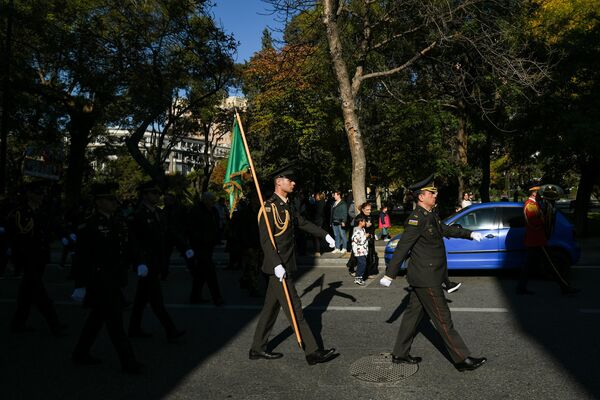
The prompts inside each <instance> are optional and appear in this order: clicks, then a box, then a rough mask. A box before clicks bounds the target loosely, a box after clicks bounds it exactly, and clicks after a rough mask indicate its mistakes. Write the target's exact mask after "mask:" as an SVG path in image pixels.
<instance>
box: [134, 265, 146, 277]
mask: <svg viewBox="0 0 600 400" xmlns="http://www.w3.org/2000/svg"><path fill="white" fill-rule="evenodd" d="M137 276H139V277H140V278H143V277H145V276H148V267H147V266H146V264H140V265H138V267H137Z"/></svg>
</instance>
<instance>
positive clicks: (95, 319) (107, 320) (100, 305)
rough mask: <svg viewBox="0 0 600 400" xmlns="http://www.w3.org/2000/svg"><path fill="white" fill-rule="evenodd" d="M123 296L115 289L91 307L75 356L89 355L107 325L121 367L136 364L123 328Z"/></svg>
mask: <svg viewBox="0 0 600 400" xmlns="http://www.w3.org/2000/svg"><path fill="white" fill-rule="evenodd" d="M121 296H122V293H121V291H120V290H118V289H115V290H113V291H111V293H109V294H106V295H105V297H104V298H103V299H99V300H98V302H97V303H95V304H93V305H91V306H90V308H91V310H90V313H89V315H88V317H87V319H86V321H85V324H84V325H83V330H82V331H81V336H80V337H79V341H78V342H77V345H76V346H75V351H74V354H77V355H88V354H89V352H90V349H91V348H92V345H93V344H94V342H95V341H96V338H97V337H98V334H99V333H100V330H101V329H102V325H104V324H106V330H107V332H108V337H109V338H110V341H111V342H112V344H113V346H115V349H116V350H117V353H118V355H119V359H120V360H121V365H122V366H124V367H127V366H129V365H132V364H134V363H135V356H134V354H133V348H132V347H131V343H130V342H129V339H128V338H127V335H126V334H125V328H124V327H123V308H122V300H121Z"/></svg>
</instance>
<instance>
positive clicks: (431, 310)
mask: <svg viewBox="0 0 600 400" xmlns="http://www.w3.org/2000/svg"><path fill="white" fill-rule="evenodd" d="M425 314H427V315H428V316H429V318H430V319H431V321H432V322H433V325H434V326H435V329H436V330H437V331H438V333H439V334H440V335H441V336H442V340H443V341H444V344H445V345H446V348H447V349H448V352H449V353H450V357H452V360H453V361H454V362H455V363H457V362H461V361H463V360H464V359H465V358H467V357H468V356H469V354H470V352H469V349H468V348H467V346H466V345H465V343H464V341H463V340H462V338H461V337H460V335H459V334H458V332H457V331H456V330H455V329H454V324H453V323H452V317H451V315H450V309H449V308H448V303H447V302H446V298H445V297H444V292H443V290H442V288H441V286H440V287H435V288H428V287H413V290H412V291H411V293H410V298H409V301H408V306H407V308H406V310H405V311H404V315H403V317H402V323H401V324H400V329H399V330H398V336H397V338H396V344H395V346H394V352H393V354H394V355H395V356H397V357H406V356H407V355H408V354H409V352H410V347H411V345H412V343H413V340H414V338H415V335H416V334H417V328H418V326H419V323H420V322H421V320H422V319H423V317H424V316H425Z"/></svg>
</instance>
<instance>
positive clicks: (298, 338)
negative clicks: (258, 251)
mask: <svg viewBox="0 0 600 400" xmlns="http://www.w3.org/2000/svg"><path fill="white" fill-rule="evenodd" d="M235 116H236V118H237V121H238V126H239V127H240V132H241V133H242V141H243V142H244V148H245V149H246V155H247V156H248V163H249V164H250V171H252V179H253V180H254V185H255V186H256V193H258V201H260V213H261V214H262V215H264V217H265V223H266V225H267V231H268V232H269V239H271V244H272V245H273V248H274V249H275V251H276V252H277V253H279V250H278V249H277V245H276V244H275V238H274V237H273V231H272V230H271V223H270V222H269V218H267V213H266V211H265V202H264V200H263V197H262V192H261V191H260V185H259V184H258V178H257V176H256V171H255V169H254V163H253V162H252V156H251V155H250V149H249V148H248V142H247V141H246V134H245V133H244V128H243V126H242V120H241V119H240V114H239V113H238V112H237V110H235ZM281 284H282V285H283V292H284V293H285V298H286V300H287V304H288V308H289V310H290V316H291V317H292V327H293V328H294V333H295V334H296V341H297V342H298V346H300V348H303V347H302V336H300V330H299V329H298V322H297V321H296V314H295V313H294V307H293V306H292V299H291V298H290V292H289V290H288V287H287V283H286V281H285V278H284V279H283V280H282V281H281Z"/></svg>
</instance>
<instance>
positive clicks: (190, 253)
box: [185, 249, 194, 258]
mask: <svg viewBox="0 0 600 400" xmlns="http://www.w3.org/2000/svg"><path fill="white" fill-rule="evenodd" d="M192 257H194V250H192V249H187V250H186V251H185V258H192Z"/></svg>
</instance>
